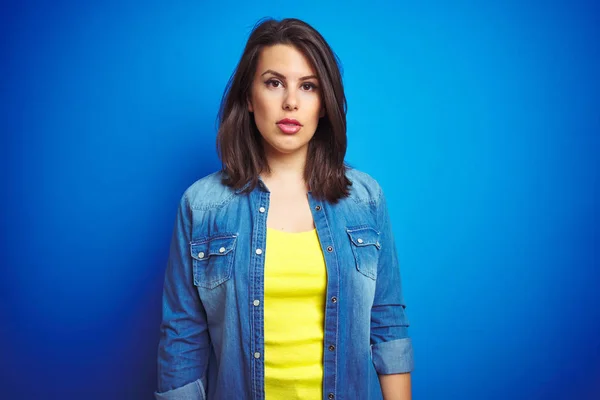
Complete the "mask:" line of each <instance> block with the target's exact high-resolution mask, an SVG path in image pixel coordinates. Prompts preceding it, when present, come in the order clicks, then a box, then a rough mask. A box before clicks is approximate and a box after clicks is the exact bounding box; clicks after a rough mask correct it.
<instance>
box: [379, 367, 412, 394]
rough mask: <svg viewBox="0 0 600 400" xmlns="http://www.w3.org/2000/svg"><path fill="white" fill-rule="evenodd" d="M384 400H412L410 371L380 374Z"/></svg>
mask: <svg viewBox="0 0 600 400" xmlns="http://www.w3.org/2000/svg"><path fill="white" fill-rule="evenodd" d="M379 384H380V385H381V393H382V394H383V398H384V400H410V399H411V398H412V397H411V386H410V373H406V374H390V375H379Z"/></svg>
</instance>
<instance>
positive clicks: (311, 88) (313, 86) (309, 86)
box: [302, 82, 317, 91]
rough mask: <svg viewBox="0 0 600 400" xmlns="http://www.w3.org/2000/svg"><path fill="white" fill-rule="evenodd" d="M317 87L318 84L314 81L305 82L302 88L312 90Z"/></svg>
mask: <svg viewBox="0 0 600 400" xmlns="http://www.w3.org/2000/svg"><path fill="white" fill-rule="evenodd" d="M316 88H317V85H315V84H314V83H310V82H307V83H303V84H302V89H304V90H306V91H312V90H315V89H316Z"/></svg>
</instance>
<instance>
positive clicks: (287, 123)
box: [277, 118, 302, 135]
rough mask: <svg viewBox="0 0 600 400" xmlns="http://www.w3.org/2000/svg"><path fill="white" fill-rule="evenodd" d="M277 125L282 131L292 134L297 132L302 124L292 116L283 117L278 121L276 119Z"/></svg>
mask: <svg viewBox="0 0 600 400" xmlns="http://www.w3.org/2000/svg"><path fill="white" fill-rule="evenodd" d="M277 126H278V127H279V129H280V130H281V131H282V132H283V133H285V134H287V135H293V134H294V133H297V132H298V131H299V130H300V128H302V124H300V122H298V121H297V120H295V119H292V118H284V119H282V120H280V121H277Z"/></svg>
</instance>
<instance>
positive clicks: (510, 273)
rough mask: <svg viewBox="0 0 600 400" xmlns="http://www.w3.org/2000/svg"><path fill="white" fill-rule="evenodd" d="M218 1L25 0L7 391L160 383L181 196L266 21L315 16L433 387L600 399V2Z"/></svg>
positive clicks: (7, 90)
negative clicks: (384, 204)
mask: <svg viewBox="0 0 600 400" xmlns="http://www.w3.org/2000/svg"><path fill="white" fill-rule="evenodd" d="M220 3H221V4H218V5H209V4H202V3H201V2H177V4H176V5H168V4H167V2H161V1H144V2H134V1H108V2H106V1H104V2H99V1H98V2H77V1H54V2H50V1H41V0H39V1H22V2H14V4H11V3H6V2H4V3H3V6H2V7H3V8H2V17H1V20H0V37H2V41H1V44H0V46H2V64H1V66H0V68H1V69H0V73H1V78H0V79H1V96H2V97H1V101H2V103H1V105H2V111H1V114H0V115H1V121H0V122H1V125H0V127H1V132H2V135H1V143H0V145H1V146H0V148H1V149H2V150H1V160H0V162H1V165H0V166H1V171H2V176H1V178H2V181H3V182H4V185H3V189H4V190H3V193H2V196H1V202H2V203H1V207H0V212H1V213H2V214H1V221H2V224H1V227H2V232H1V233H2V248H1V251H2V258H1V261H0V263H1V265H2V272H3V276H4V277H3V278H2V279H1V280H0V285H1V286H0V296H1V297H0V300H1V303H0V304H1V305H0V312H1V315H0V318H1V319H0V321H1V326H0V333H1V337H0V343H1V346H2V347H1V349H0V360H1V363H0V364H1V365H2V370H1V376H0V379H1V381H0V384H1V385H0V397H2V398H4V399H54V398H61V399H149V398H151V394H152V392H153V390H154V389H155V382H156V362H155V360H156V353H157V350H156V346H157V342H158V328H159V322H160V296H161V288H162V280H163V274H164V269H165V266H166V259H167V254H168V244H169V240H170V235H171V231H172V228H173V222H174V218H175V212H176V207H177V203H178V200H179V198H180V196H181V194H182V192H183V190H184V189H185V188H186V187H187V186H189V185H190V184H191V183H192V182H193V181H195V180H196V179H198V178H200V177H202V176H204V175H206V174H208V173H209V172H212V171H214V170H216V169H218V168H219V166H220V164H219V161H218V159H217V157H216V152H215V149H214V137H215V118H216V113H217V109H218V105H219V100H220V97H221V94H222V91H223V89H224V87H225V84H226V82H227V79H228V77H229V76H230V74H231V72H232V71H233V69H234V67H235V65H236V63H237V60H238V59H239V57H240V55H241V52H242V49H243V46H244V44H245V41H246V39H247V37H248V34H249V32H250V29H251V28H252V26H253V25H254V23H255V22H256V21H257V20H258V19H259V18H261V17H264V16H272V17H276V18H282V17H288V16H293V17H298V18H301V19H304V20H306V21H307V22H309V23H310V24H312V25H313V26H314V27H316V28H317V29H318V30H319V31H320V32H321V33H322V34H323V35H324V36H325V38H326V39H327V40H328V41H329V42H330V44H331V46H332V47H333V49H334V50H335V51H336V52H337V54H338V55H339V56H340V58H341V60H342V62H343V66H344V81H345V87H346V95H347V98H348V104H349V111H348V137H349V148H348V154H347V160H348V162H349V163H351V164H352V165H354V166H356V167H357V168H359V169H362V170H364V171H366V172H368V173H370V174H371V175H373V176H374V177H375V178H376V179H378V180H379V182H380V183H381V184H382V186H383V188H384V190H385V191H386V193H387V196H388V201H389V205H390V212H391V216H392V222H393V226H394V229H395V232H396V235H397V239H398V250H399V255H400V257H401V261H402V273H403V279H404V291H405V295H406V299H407V302H408V306H409V308H408V313H409V317H410V320H411V323H412V331H411V332H412V335H413V337H414V346H415V355H416V370H415V372H414V374H413V377H414V381H413V382H414V395H415V398H416V399H444V400H447V399H599V398H600V355H599V353H600V290H599V288H598V287H599V284H600V271H599V264H600V262H599V250H598V249H599V245H600V240H599V228H598V227H599V222H600V221H599V212H598V202H599V200H600V198H599V187H600V186H599V175H600V165H599V164H600V162H599V150H600V116H599V115H600V112H599V104H600V102H599V100H600V83H599V82H600V80H599V77H598V74H599V71H600V45H599V44H598V43H599V42H598V39H599V38H600V11H599V9H600V7H599V6H597V5H595V4H594V3H592V2H589V3H588V2H582V1H550V2H532V1H529V2H517V1H481V2H476V1H453V2H447V1H441V0H438V1H428V2H394V3H391V2H390V3H382V2H377V1H371V2H369V5H368V6H366V5H363V4H360V3H356V4H351V3H345V4H342V3H339V4H333V3H331V4H330V3H327V4H321V3H320V2H302V4H298V3H297V2H294V4H292V3H290V4H289V5H285V6H283V5H278V3H277V2H267V3H262V4H261V3H256V2H239V1H238V2H229V4H226V2H220ZM415 3H418V4H415Z"/></svg>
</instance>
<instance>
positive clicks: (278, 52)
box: [256, 44, 316, 78]
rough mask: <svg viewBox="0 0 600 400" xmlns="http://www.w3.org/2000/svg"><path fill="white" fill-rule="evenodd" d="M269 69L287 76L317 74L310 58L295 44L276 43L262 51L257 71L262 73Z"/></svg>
mask: <svg viewBox="0 0 600 400" xmlns="http://www.w3.org/2000/svg"><path fill="white" fill-rule="evenodd" d="M268 69H272V70H274V71H277V72H279V73H280V74H283V75H285V76H286V77H287V78H299V77H303V76H307V75H316V72H315V70H314V68H313V67H312V65H311V64H310V62H309V61H308V59H307V58H306V57H305V56H304V54H302V52H301V51H299V50H298V49H296V48H295V47H294V46H291V45H286V44H276V45H273V46H268V47H264V48H263V49H262V50H261V51H260V55H259V57H258V63H257V67H256V73H257V74H258V75H261V74H262V73H263V72H265V71H266V70H268Z"/></svg>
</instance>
